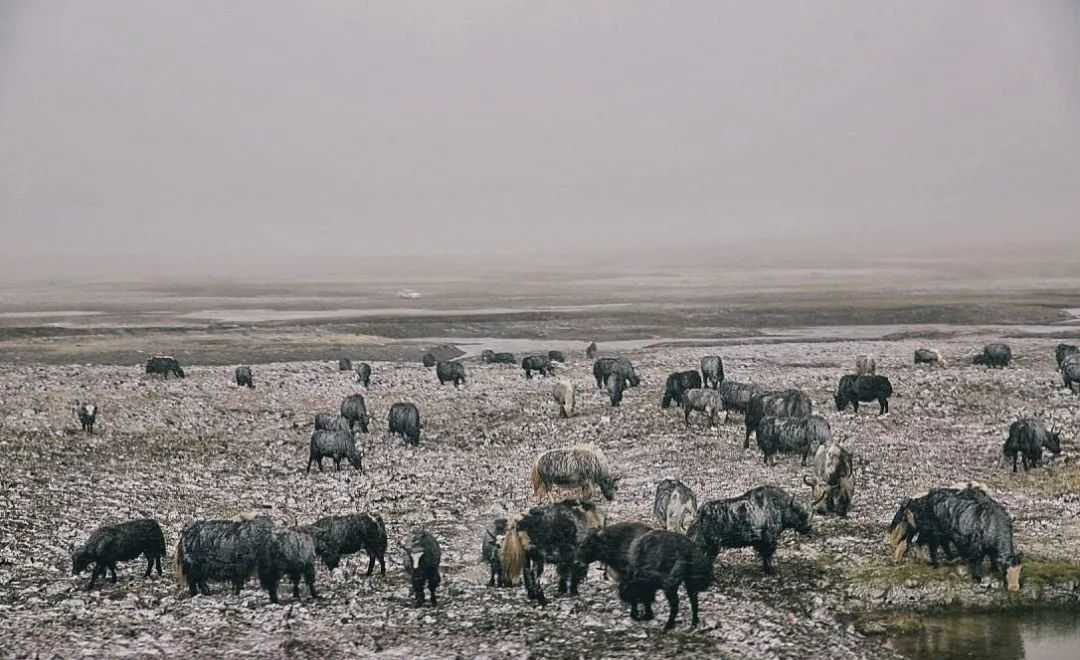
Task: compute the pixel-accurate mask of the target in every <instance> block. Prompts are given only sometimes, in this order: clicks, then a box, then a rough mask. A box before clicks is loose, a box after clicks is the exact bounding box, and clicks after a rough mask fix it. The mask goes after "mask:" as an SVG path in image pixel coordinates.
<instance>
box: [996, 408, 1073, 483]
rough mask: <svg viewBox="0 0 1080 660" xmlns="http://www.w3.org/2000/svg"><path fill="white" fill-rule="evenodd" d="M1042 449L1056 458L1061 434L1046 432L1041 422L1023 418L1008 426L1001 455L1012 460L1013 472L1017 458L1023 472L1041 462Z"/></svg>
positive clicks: (1059, 450) (1059, 448)
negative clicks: (1022, 466)
mask: <svg viewBox="0 0 1080 660" xmlns="http://www.w3.org/2000/svg"><path fill="white" fill-rule="evenodd" d="M1043 447H1045V448H1046V449H1049V450H1050V453H1051V454H1053V455H1054V456H1057V455H1058V454H1060V453H1061V433H1060V432H1056V431H1047V430H1046V426H1045V425H1044V424H1043V423H1042V421H1040V420H1038V419H1035V418H1033V417H1024V418H1021V419H1018V420H1016V421H1015V422H1013V423H1012V424H1011V425H1009V437H1008V439H1007V440H1005V446H1004V447H1003V448H1002V453H1004V454H1005V458H1006V459H1008V460H1012V469H1013V472H1016V462H1017V459H1018V458H1019V459H1020V460H1021V461H1022V462H1023V465H1024V470H1027V469H1029V468H1033V467H1035V466H1037V465H1038V464H1039V463H1040V462H1041V461H1042V450H1043Z"/></svg>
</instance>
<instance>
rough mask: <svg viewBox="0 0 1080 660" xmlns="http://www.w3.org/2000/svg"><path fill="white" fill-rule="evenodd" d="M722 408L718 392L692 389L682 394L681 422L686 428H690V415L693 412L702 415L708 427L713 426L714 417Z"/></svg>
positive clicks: (714, 422)
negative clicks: (706, 419) (707, 421)
mask: <svg viewBox="0 0 1080 660" xmlns="http://www.w3.org/2000/svg"><path fill="white" fill-rule="evenodd" d="M723 407H724V403H723V401H722V400H721V396H720V391H719V390H705V389H693V390H687V391H686V392H683V422H685V423H686V425H687V426H690V413H692V412H694V411H697V412H700V413H702V414H704V415H705V416H706V417H707V418H708V420H709V425H710V426H715V425H716V416H717V415H719V414H720V410H721V408H723Z"/></svg>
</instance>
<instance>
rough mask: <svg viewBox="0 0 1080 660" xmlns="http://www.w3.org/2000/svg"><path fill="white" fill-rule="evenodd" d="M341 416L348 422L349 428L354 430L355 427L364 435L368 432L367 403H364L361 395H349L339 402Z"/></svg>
mask: <svg viewBox="0 0 1080 660" xmlns="http://www.w3.org/2000/svg"><path fill="white" fill-rule="evenodd" d="M341 416H342V417H344V418H345V419H347V420H349V428H350V429H355V428H356V427H357V426H359V427H360V430H361V431H363V432H364V433H367V432H368V420H369V419H370V417H369V416H368V411H367V403H365V402H364V395H363V394H350V395H349V396H347V397H345V398H344V399H342V401H341Z"/></svg>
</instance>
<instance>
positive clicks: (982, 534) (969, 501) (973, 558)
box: [888, 486, 1022, 591]
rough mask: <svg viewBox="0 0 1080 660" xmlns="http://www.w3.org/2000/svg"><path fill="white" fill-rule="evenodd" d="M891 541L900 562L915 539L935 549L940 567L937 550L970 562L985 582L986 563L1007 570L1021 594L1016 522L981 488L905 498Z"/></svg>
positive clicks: (974, 573) (934, 556) (1011, 584)
mask: <svg viewBox="0 0 1080 660" xmlns="http://www.w3.org/2000/svg"><path fill="white" fill-rule="evenodd" d="M888 538H889V541H890V542H891V543H892V544H893V545H894V546H895V558H896V560H897V561H899V560H900V559H902V558H903V556H904V554H905V553H906V552H907V548H908V547H909V545H910V543H911V542H912V541H917V542H918V543H919V544H926V545H929V546H930V563H931V564H932V565H934V566H937V549H938V548H939V547H941V548H944V549H945V550H946V554H951V552H950V547H951V548H953V549H955V554H956V555H958V556H959V557H960V558H961V559H963V560H964V561H966V562H967V564H968V568H969V572H970V574H971V577H972V578H973V579H975V580H978V579H980V578H981V568H982V562H983V560H984V559H989V560H990V566H991V569H992V570H994V571H999V572H1004V574H1005V584H1006V586H1007V587H1008V590H1009V591H1019V590H1020V572H1021V568H1022V566H1021V561H1022V558H1021V556H1020V553H1018V552H1017V551H1016V547H1015V545H1014V543H1013V528H1012V518H1010V517H1009V514H1008V512H1007V511H1006V510H1005V508H1004V507H1003V506H1001V504H999V503H998V502H997V501H995V500H994V499H993V498H992V497H990V496H989V495H988V494H987V493H986V492H985V490H983V489H982V488H978V487H972V486H967V487H965V488H937V489H933V490H931V491H930V492H928V493H927V494H925V495H923V496H921V497H916V498H914V499H908V500H904V502H903V503H901V505H900V509H899V510H898V511H897V512H896V515H895V516H894V517H893V522H892V524H891V525H890V526H889V535H888Z"/></svg>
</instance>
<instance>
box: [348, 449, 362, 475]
mask: <svg viewBox="0 0 1080 660" xmlns="http://www.w3.org/2000/svg"><path fill="white" fill-rule="evenodd" d="M347 458H348V459H349V465H352V466H353V467H354V468H356V469H357V470H360V474H363V473H364V454H363V452H361V451H360V449H359V447H357V446H356V445H355V444H354V445H353V446H352V448H350V449H349V454H348V456H347Z"/></svg>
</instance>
